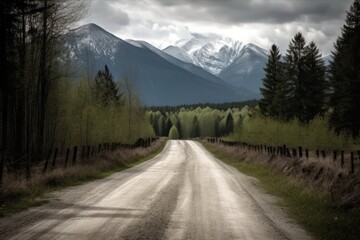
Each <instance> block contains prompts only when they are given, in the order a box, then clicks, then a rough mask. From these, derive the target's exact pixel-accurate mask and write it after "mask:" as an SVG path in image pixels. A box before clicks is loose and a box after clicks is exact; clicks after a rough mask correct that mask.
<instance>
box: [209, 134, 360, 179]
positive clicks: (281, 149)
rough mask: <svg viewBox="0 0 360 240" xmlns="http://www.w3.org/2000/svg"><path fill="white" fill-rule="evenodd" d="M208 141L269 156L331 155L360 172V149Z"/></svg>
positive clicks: (302, 156)
mask: <svg viewBox="0 0 360 240" xmlns="http://www.w3.org/2000/svg"><path fill="white" fill-rule="evenodd" d="M207 141H208V142H209V143H219V144H223V145H225V146H230V147H239V148H242V149H246V150H248V151H252V152H255V153H259V154H267V155H269V156H279V157H284V158H291V159H302V158H310V157H316V158H317V159H319V160H320V159H325V158H328V157H329V158H332V160H333V161H334V162H338V161H339V164H340V167H341V168H342V169H345V168H347V169H348V170H349V173H350V174H355V172H356V170H357V171H358V172H360V171H359V170H360V150H359V151H349V152H345V151H344V150H332V151H325V150H319V149H317V150H315V151H311V152H310V151H309V150H308V149H306V148H303V147H301V146H299V147H298V148H289V147H287V146H286V145H282V146H269V145H254V144H249V143H244V142H230V141H224V140H222V139H220V138H208V139H207Z"/></svg>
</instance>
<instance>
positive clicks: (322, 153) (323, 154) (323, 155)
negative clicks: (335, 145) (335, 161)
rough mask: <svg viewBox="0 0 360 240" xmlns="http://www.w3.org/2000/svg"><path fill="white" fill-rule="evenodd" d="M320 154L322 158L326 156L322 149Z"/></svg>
mask: <svg viewBox="0 0 360 240" xmlns="http://www.w3.org/2000/svg"><path fill="white" fill-rule="evenodd" d="M321 155H322V157H323V158H326V152H325V151H324V150H322V151H321Z"/></svg>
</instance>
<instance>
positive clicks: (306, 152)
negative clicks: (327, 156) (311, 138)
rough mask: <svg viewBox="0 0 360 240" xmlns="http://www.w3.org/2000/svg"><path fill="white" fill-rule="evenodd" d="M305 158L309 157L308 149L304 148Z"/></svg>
mask: <svg viewBox="0 0 360 240" xmlns="http://www.w3.org/2000/svg"><path fill="white" fill-rule="evenodd" d="M305 155H306V158H309V149H305Z"/></svg>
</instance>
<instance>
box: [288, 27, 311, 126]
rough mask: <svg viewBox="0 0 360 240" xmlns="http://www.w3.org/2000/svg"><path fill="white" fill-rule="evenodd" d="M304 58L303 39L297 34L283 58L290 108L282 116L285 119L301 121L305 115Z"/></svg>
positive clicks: (305, 51) (305, 54)
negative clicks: (294, 118) (288, 88)
mask: <svg viewBox="0 0 360 240" xmlns="http://www.w3.org/2000/svg"><path fill="white" fill-rule="evenodd" d="M306 56H307V48H306V42H305V38H304V37H303V35H302V34H301V33H297V34H296V35H295V37H294V38H293V39H292V40H291V41H290V44H289V48H288V50H287V53H286V57H285V64H286V72H285V77H286V78H287V81H289V87H290V96H289V99H288V100H287V102H288V103H289V104H290V106H291V108H290V109H288V113H287V114H286V115H285V116H284V117H285V119H290V118H293V117H296V118H298V119H299V120H300V121H303V117H304V115H305V107H304V99H305V97H306V88H305V84H304V83H305V81H306Z"/></svg>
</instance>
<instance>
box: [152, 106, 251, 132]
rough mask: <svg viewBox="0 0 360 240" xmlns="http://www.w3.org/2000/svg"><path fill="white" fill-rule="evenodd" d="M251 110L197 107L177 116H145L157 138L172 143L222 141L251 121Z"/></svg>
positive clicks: (169, 113)
mask: <svg viewBox="0 0 360 240" xmlns="http://www.w3.org/2000/svg"><path fill="white" fill-rule="evenodd" d="M249 111H250V108H249V107H248V106H245V107H243V108H242V109H241V110H240V109H239V108H229V109H227V110H219V109H215V108H210V107H205V108H201V107H198V108H196V109H186V108H181V109H179V111H176V112H165V113H161V112H160V111H156V112H153V111H147V113H146V116H147V119H148V121H149V122H150V124H151V125H152V127H153V129H154V131H155V134H156V135H157V136H169V137H170V138H173V139H189V138H196V137H221V136H228V135H229V134H232V133H233V132H234V130H235V129H236V128H237V127H238V126H240V125H241V123H242V121H243V120H246V119H248V118H249V117H250V115H251V114H249Z"/></svg>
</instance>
